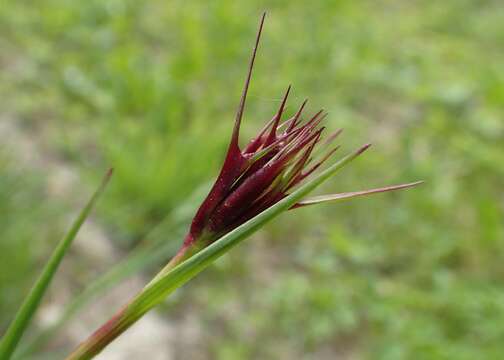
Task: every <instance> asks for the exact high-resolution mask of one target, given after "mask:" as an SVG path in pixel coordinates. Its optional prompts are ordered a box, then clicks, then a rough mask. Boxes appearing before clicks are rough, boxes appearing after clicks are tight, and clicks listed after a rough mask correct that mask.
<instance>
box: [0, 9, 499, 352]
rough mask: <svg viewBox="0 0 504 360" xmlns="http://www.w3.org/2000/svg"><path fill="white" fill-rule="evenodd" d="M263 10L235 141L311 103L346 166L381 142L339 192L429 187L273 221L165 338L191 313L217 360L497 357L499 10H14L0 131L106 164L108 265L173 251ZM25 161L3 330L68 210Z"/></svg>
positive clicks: (216, 273)
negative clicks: (288, 92) (111, 249)
mask: <svg viewBox="0 0 504 360" xmlns="http://www.w3.org/2000/svg"><path fill="white" fill-rule="evenodd" d="M263 9H267V10H268V11H269V15H268V19H267V23H266V28H265V33H264V37H263V42H262V45H261V48H260V51H259V58H258V61H257V67H256V70H255V75H254V79H253V82H252V87H251V92H250V95H251V96H250V98H249V102H248V105H247V111H246V115H245V120H244V122H245V123H244V135H245V136H243V137H244V138H246V136H247V135H251V134H253V133H255V131H256V130H257V129H259V128H260V127H261V126H262V124H263V123H264V122H265V121H266V120H267V119H269V118H270V117H271V115H272V114H273V112H274V111H275V109H276V106H277V105H278V102H279V98H280V97H281V95H282V92H283V91H284V89H285V88H286V86H287V85H288V84H289V83H292V84H293V86H294V92H293V96H292V97H291V106H290V111H294V109H295V108H296V106H297V105H298V103H300V102H301V101H302V99H303V98H304V97H305V96H307V97H309V99H310V110H311V111H315V110H318V108H320V107H323V108H324V109H327V110H328V111H329V113H330V117H329V120H328V126H329V127H330V128H332V129H336V128H338V127H344V128H345V132H344V136H342V137H341V139H342V142H343V146H344V148H345V149H346V150H349V149H351V148H354V147H356V146H358V145H360V144H362V143H365V142H367V141H369V142H372V143H373V144H374V148H373V149H372V150H371V151H369V152H368V153H367V154H366V155H365V156H364V157H363V158H362V159H359V160H358V161H357V162H355V163H354V164H352V166H351V167H349V168H348V169H346V170H345V171H344V172H342V173H341V174H340V175H339V177H338V178H336V179H334V181H332V183H331V184H330V185H329V186H327V187H326V190H327V191H348V190H354V189H363V188H367V187H373V186H381V185H386V184H389V183H398V182H407V181H412V180H417V179H424V180H426V181H427V183H426V184H425V185H423V186H422V187H420V188H418V189H415V190H410V191H406V192H401V193H396V194H386V195H378V196H375V197H373V198H368V199H366V200H364V199H362V200H355V201H353V202H351V203H345V204H335V205H323V206H319V207H316V208H315V207H314V208H313V209H301V210H298V211H296V212H295V213H294V212H293V213H291V214H289V215H288V216H283V217H282V218H281V219H280V220H279V221H277V222H275V224H273V225H270V226H268V227H267V229H266V230H265V231H263V232H261V234H259V235H258V236H255V237H254V238H253V239H250V241H247V242H246V243H245V244H243V246H240V248H239V249H237V250H234V251H233V252H232V253H231V254H230V255H229V256H227V257H226V258H225V259H224V260H223V261H220V262H219V263H218V265H217V266H215V267H213V268H212V269H211V270H210V271H207V272H206V273H205V274H203V275H202V276H200V277H198V278H197V279H196V280H195V281H194V282H192V283H191V284H190V285H189V286H187V287H186V288H184V289H183V290H182V291H181V292H179V296H177V297H176V299H175V300H172V301H171V302H170V308H169V309H167V310H168V311H167V312H166V318H167V321H175V320H176V319H177V317H184V316H186V315H187V314H191V315H192V316H194V317H195V318H196V322H197V323H198V326H199V327H201V329H202V331H201V334H202V335H201V336H199V338H198V340H197V343H196V344H195V345H194V346H196V347H197V348H198V349H199V350H200V353H202V354H204V358H209V359H210V358H218V359H236V358H254V359H264V358H272V359H273V358H295V359H298V358H299V359H312V358H316V359H325V358H328V359H329V358H331V359H332V358H334V357H336V356H340V357H341V358H364V359H410V358H420V359H474V358H479V359H483V358H484V359H497V358H499V356H500V354H502V352H503V351H504V345H503V344H504V325H503V324H504V284H503V282H502V279H503V276H504V267H503V266H502V257H503V256H504V222H503V218H504V216H503V215H504V195H503V182H502V179H503V176H504V166H503V165H502V164H503V163H504V141H503V140H504V121H503V118H504V106H503V104H504V68H503V67H502V64H503V63H504V45H503V44H504V35H503V34H504V7H503V6H502V3H501V2H500V1H469V0H450V1H442V2H440V1H427V0H424V1H408V2H393V1H385V0H383V1H358V2H356V1H350V0H348V1H343V0H341V1H318V2H312V3H310V5H308V4H307V3H306V2H304V1H297V0H296V1H274V2H269V3H268V4H267V5H266V4H261V3H260V2H257V3H252V2H248V1H229V0H226V1H216V2H211V4H210V2H206V1H192V2H188V1H170V2H166V1H158V0H153V1H149V2H139V1H133V0H131V1H123V0H107V1H98V0H90V1H86V2H78V1H70V0H44V1H37V2H32V1H17V2H11V3H10V4H9V5H6V4H5V3H3V4H2V5H0V35H1V36H0V67H1V69H2V70H1V72H0V104H1V112H0V118H2V119H5V118H10V119H14V121H15V124H16V127H17V128H19V129H20V131H21V132H23V133H25V134H28V136H29V137H31V138H33V139H34V141H36V142H37V144H39V146H40V147H41V148H42V149H44V151H46V152H47V153H49V154H51V157H52V158H53V159H57V160H58V161H59V162H61V163H64V164H66V165H68V166H71V168H72V169H75V171H76V173H77V175H78V178H79V182H82V183H88V184H91V183H96V182H97V181H98V179H99V177H100V176H101V174H102V172H103V169H104V168H105V167H106V166H108V165H109V164H111V165H113V166H114V167H115V170H116V172H115V178H114V180H113V183H112V184H111V186H110V188H109V189H108V194H107V196H106V197H105V198H104V199H103V201H102V203H101V205H100V209H99V214H98V216H97V218H98V219H100V224H101V226H103V227H104V228H105V229H107V234H108V235H109V237H110V238H111V239H113V241H114V244H115V247H116V249H117V252H118V253H120V254H126V253H128V252H130V251H131V249H133V248H134V247H135V246H137V245H138V244H141V243H142V241H143V240H142V239H144V238H145V234H146V233H147V232H149V231H150V230H151V229H152V228H154V227H156V226H157V224H159V223H160V222H162V221H163V223H166V222H167V223H168V224H169V225H167V226H165V227H163V229H165V230H166V232H165V233H159V231H158V233H159V234H158V235H156V236H157V238H162V237H163V236H165V235H166V236H165V237H166V242H170V243H171V244H173V248H175V247H176V246H177V245H178V243H179V242H180V238H179V237H178V236H173V234H174V233H176V232H175V230H173V228H174V227H175V225H173V226H172V225H170V224H173V223H177V224H179V223H182V224H185V222H187V220H188V219H189V217H190V215H191V213H192V212H193V211H194V209H195V208H196V207H197V205H198V201H199V199H201V198H202V196H203V195H204V191H201V189H202V188H203V190H204V189H205V188H207V187H208V181H210V180H211V179H212V178H213V177H214V176H215V175H216V171H217V169H218V167H219V165H220V163H221V161H222V155H223V153H224V150H225V147H226V145H227V141H228V136H229V134H230V131H231V124H232V120H233V115H234V111H235V108H236V105H237V103H238V99H239V92H240V89H241V86H242V82H243V78H244V75H245V66H246V62H247V58H248V56H249V50H250V48H251V46H252V40H253V36H254V32H255V29H256V25H257V21H256V20H258V18H259V14H260V12H261V11H262V10H263ZM2 143H4V141H3V140H2ZM23 151H29V149H28V150H27V149H26V148H22V149H21V150H20V149H19V148H17V147H16V146H13V145H4V146H2V147H0V153H1V156H0V158H1V165H2V166H1V170H0V171H1V178H0V213H1V214H2V215H1V216H0V226H1V229H2V230H1V233H2V240H1V241H0V254H1V260H2V261H1V262H0V279H1V281H0V310H1V311H0V329H1V328H3V327H5V326H6V324H7V322H8V320H9V319H10V316H11V314H12V311H13V310H14V309H15V307H16V305H17V304H18V303H19V301H20V299H21V298H22V296H23V294H25V292H26V290H27V286H29V284H30V281H31V279H32V278H33V275H34V274H35V273H36V271H37V269H39V267H40V261H42V260H43V259H44V258H45V257H46V256H47V254H48V252H49V247H50V246H51V245H53V244H54V240H53V239H54V238H55V236H56V234H58V233H60V232H61V231H62V228H63V227H64V226H65V224H66V223H65V217H64V213H65V212H66V211H67V209H68V207H70V206H71V204H72V200H71V199H61V198H60V197H57V196H54V194H53V192H51V191H48V190H47V184H50V181H51V175H52V171H53V170H54V169H53V168H52V167H45V166H43V165H42V166H40V167H39V168H36V169H35V168H33V167H32V166H28V165H23V164H25V163H23V162H19V161H18V159H19V155H20V154H19V152H23ZM79 192H80V190H79V189H75V193H76V196H77V195H78V193H79ZM182 204H183V205H182ZM181 207H182V208H183V209H182V210H181ZM179 227H180V225H177V229H179ZM145 261H149V258H148V257H147V258H146V259H145ZM159 261H160V260H159V259H154V260H153V261H151V263H150V264H149V266H148V268H147V269H145V270H144V272H145V274H146V275H148V274H150V273H152V272H153V271H155V269H157V268H158V266H159V264H160V262H159ZM77 266H78V264H77ZM81 270H83V271H84V272H85V269H81V268H79V271H81ZM96 275H97V274H95V273H93V271H91V270H89V273H88V274H86V273H84V274H82V276H84V277H85V278H86V279H87V278H93V277H95V276H96ZM86 276H87V277H86ZM77 284H78V285H76V286H75V288H76V289H75V293H78V292H79V291H80V289H81V287H82V286H83V284H82V281H81V282H77ZM83 335H84V334H83ZM181 358H183V357H181Z"/></svg>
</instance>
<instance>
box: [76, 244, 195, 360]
mask: <svg viewBox="0 0 504 360" xmlns="http://www.w3.org/2000/svg"><path fill="white" fill-rule="evenodd" d="M198 251H199V247H198V246H195V243H192V244H184V245H183V246H182V248H180V250H179V251H178V253H177V254H176V255H175V256H174V257H173V258H172V259H171V260H170V262H169V263H168V264H167V265H166V266H165V267H164V268H163V269H162V270H161V271H160V272H159V273H158V274H157V275H156V277H154V279H153V280H152V281H151V282H150V283H149V284H148V285H147V286H146V287H148V286H149V285H150V284H151V283H153V282H154V281H156V279H158V278H159V276H161V275H164V274H166V273H167V272H168V271H170V270H171V269H172V268H174V267H175V266H177V265H178V264H180V263H181V262H183V261H184V260H186V259H188V258H189V257H191V256H192V255H193V254H194V253H196V252H198ZM144 289H145V288H144ZM142 291H143V290H142ZM142 291H140V292H139V293H138V294H137V295H136V296H135V297H134V298H133V299H132V300H131V301H130V302H128V303H127V304H126V305H124V306H123V307H122V308H121V309H120V310H119V311H118V312H117V313H116V314H115V315H114V316H112V317H111V318H110V319H109V320H108V321H107V322H106V323H105V324H103V325H102V326H101V327H100V328H98V330H96V331H95V332H94V333H93V334H91V335H90V336H89V337H88V338H87V339H86V340H85V341H83V342H82V343H81V344H80V345H79V346H78V347H77V348H76V349H75V350H74V351H73V352H72V353H71V354H70V355H69V356H68V357H67V358H66V360H87V359H92V358H93V357H95V356H96V355H97V354H99V353H100V352H101V351H102V350H103V349H104V348H105V347H106V346H107V345H108V344H110V343H111V342H112V341H113V340H114V339H116V338H117V337H118V336H119V335H121V334H122V333H123V332H124V331H126V330H127V329H128V328H129V327H130V326H131V325H133V324H134V323H135V322H136V321H138V320H139V319H140V318H141V317H142V316H143V315H144V314H145V312H147V311H148V309H146V310H144V311H138V310H135V309H132V307H134V306H133V305H134V303H135V300H136V299H137V297H138V296H140V295H141V294H142Z"/></svg>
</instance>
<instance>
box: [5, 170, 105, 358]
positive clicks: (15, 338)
mask: <svg viewBox="0 0 504 360" xmlns="http://www.w3.org/2000/svg"><path fill="white" fill-rule="evenodd" d="M111 176H112V169H110V170H109V171H108V172H107V173H106V175H105V177H104V178H103V181H102V183H101V184H100V186H99V187H98V189H97V190H96V192H95V193H94V194H93V196H92V197H91V199H90V200H89V202H88V203H87V204H86V206H85V207H84V208H83V209H82V211H81V212H80V214H79V216H78V217H77V219H75V221H74V223H73V224H72V226H71V228H70V230H69V231H68V233H67V234H66V235H65V237H64V238H63V239H62V240H61V241H60V242H59V243H58V245H57V246H56V249H54V251H53V253H52V255H51V257H50V258H49V260H48V261H47V263H46V265H45V266H44V269H43V270H42V273H41V274H40V276H39V278H38V279H37V281H36V282H35V284H34V285H33V287H32V288H31V290H30V292H29V294H28V295H27V297H26V298H25V300H24V302H23V303H22V304H21V307H20V308H19V310H18V312H17V313H16V315H15V317H14V320H13V321H12V323H11V324H10V326H9V327H8V328H7V331H6V332H5V335H4V336H3V338H2V340H1V342H0V360H8V359H10V357H11V356H12V353H13V352H14V350H15V349H16V346H17V344H18V343H19V340H20V339H21V337H22V336H23V333H24V332H25V330H26V328H27V327H28V325H29V323H30V321H31V319H32V317H33V315H34V313H35V311H36V310H37V308H38V306H39V305H40V302H41V300H42V297H43V296H44V294H45V292H46V290H47V288H48V286H49V284H50V283H51V280H52V279H53V277H54V274H55V273H56V270H57V269H58V267H59V265H60V263H61V261H62V259H63V257H64V256H65V254H66V252H67V250H68V248H69V247H70V245H71V244H72V241H73V240H74V238H75V236H76V235H77V232H78V231H79V229H80V227H81V226H82V224H83V223H84V221H85V220H86V218H87V217H88V215H89V213H90V212H91V210H92V209H93V207H94V205H95V203H96V201H97V200H98V198H99V197H100V195H101V194H102V193H103V191H104V190H105V187H106V186H107V183H108V182H109V180H110V177H111Z"/></svg>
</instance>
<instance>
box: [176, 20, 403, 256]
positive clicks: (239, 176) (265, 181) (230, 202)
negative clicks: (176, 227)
mask: <svg viewBox="0 0 504 360" xmlns="http://www.w3.org/2000/svg"><path fill="white" fill-rule="evenodd" d="M264 18H265V14H263V16H262V18H261V21H260V25H259V31H258V33H257V37H256V41H255V45H254V48H253V51H252V57H251V60H250V64H249V68H248V73H247V77H246V80H245V86H244V89H243V92H242V96H241V99H240V103H239V106H238V111H237V113H236V119H235V124H234V129H233V133H232V136H231V141H230V143H229V147H228V150H227V154H226V157H225V160H224V164H223V166H222V169H221V171H220V174H219V176H218V177H217V179H216V181H215V183H214V185H213V187H212V189H211V190H210V193H209V194H208V196H207V197H206V199H205V200H204V201H203V203H202V204H201V206H200V208H199V209H198V211H197V213H196V215H195V217H194V219H193V220H192V223H191V227H190V230H189V233H188V235H187V237H186V239H185V242H184V248H187V247H189V246H191V245H194V244H196V243H198V244H199V245H198V247H202V246H206V245H207V244H209V243H211V242H213V241H215V240H216V239H218V238H219V237H220V236H222V235H224V234H226V233H227V232H229V231H231V230H232V229H234V228H236V227H237V226H239V225H241V224H243V223H244V222H246V221H247V220H249V219H251V218H252V217H254V216H256V215H257V214H259V213H260V212H262V211H263V210H265V209H267V208H268V207H270V206H272V205H274V204H275V203H277V202H278V201H280V200H281V199H283V198H284V197H286V196H287V195H288V194H289V193H290V192H292V191H293V190H294V189H295V188H296V187H297V186H298V185H300V184H301V183H302V182H303V181H305V179H307V178H308V177H309V176H310V175H311V174H312V173H313V172H314V171H316V170H317V169H318V168H319V167H320V166H321V165H322V164H323V163H324V162H325V161H326V160H328V159H329V158H330V157H331V155H333V154H334V152H335V151H336V150H337V149H338V146H333V145H332V143H333V142H334V140H335V139H336V138H337V137H338V135H339V134H340V133H341V131H342V130H341V129H340V130H338V131H336V132H334V133H332V134H330V135H329V136H328V137H327V138H325V139H323V136H322V135H323V133H324V130H325V128H324V127H323V126H322V125H321V123H322V121H323V120H324V119H325V118H326V116H327V113H325V112H324V111H323V110H320V111H318V112H316V113H315V114H311V115H310V116H308V117H307V119H305V120H303V115H304V114H303V112H304V108H305V105H306V103H307V100H305V101H304V102H303V103H302V104H301V105H300V106H299V109H298V110H297V112H296V113H295V114H294V116H292V117H290V118H288V119H283V117H284V110H285V105H286V102H287V98H288V96H289V92H290V89H291V87H290V86H289V87H288V88H287V91H286V92H285V95H284V97H283V99H282V101H281V103H280V107H279V108H278V110H277V112H276V114H275V115H274V116H273V118H272V119H271V120H270V121H269V122H268V123H267V124H266V125H265V126H264V128H263V129H262V130H261V131H260V132H259V134H257V136H255V137H254V138H253V139H252V140H251V141H250V142H249V143H248V145H246V146H245V147H243V148H240V146H239V141H238V140H239V132H240V124H241V120H242V116H243V112H244V108H245V101H246V97H247V92H248V87H249V83H250V79H251V75H252V69H253V66H254V61H255V57H256V53H257V48H258V45H259V40H260V37H261V31H262V28H263V24H264ZM369 146H370V144H366V145H364V146H362V147H361V149H360V150H359V153H362V152H363V151H364V150H366V149H367V148H368V147H369ZM412 185H413V184H406V185H399V186H393V187H388V188H381V189H373V190H367V191H364V192H354V193H345V194H336V195H327V196H324V197H317V198H314V199H311V200H310V199H308V200H306V201H303V202H300V203H298V204H296V205H295V206H294V207H293V208H296V207H299V206H303V205H309V204H314V203H318V202H322V201H328V200H338V199H343V198H348V197H354V196H359V195H365V194H368V193H373V192H382V191H388V190H394V189H397V188H403V187H408V186H412Z"/></svg>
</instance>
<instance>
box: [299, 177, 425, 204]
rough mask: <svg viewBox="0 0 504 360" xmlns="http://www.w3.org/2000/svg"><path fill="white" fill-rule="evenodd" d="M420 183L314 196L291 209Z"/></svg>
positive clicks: (420, 182)
mask: <svg viewBox="0 0 504 360" xmlns="http://www.w3.org/2000/svg"><path fill="white" fill-rule="evenodd" d="M422 183H423V181H415V182H412V183H409V184H401V185H392V186H386V187H381V188H376V189H369V190H362V191H351V192H346V193H340V194H329V195H320V196H314V197H311V198H308V199H304V200H302V201H300V202H298V203H297V204H296V205H294V206H293V207H292V208H294V209H295V208H298V207H302V206H306V205H313V204H320V203H323V202H327V201H339V200H347V199H352V198H355V197H359V196H366V195H371V194H378V193H383V192H387V191H394V190H400V189H407V188H410V187H413V186H417V185H420V184H422Z"/></svg>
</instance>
